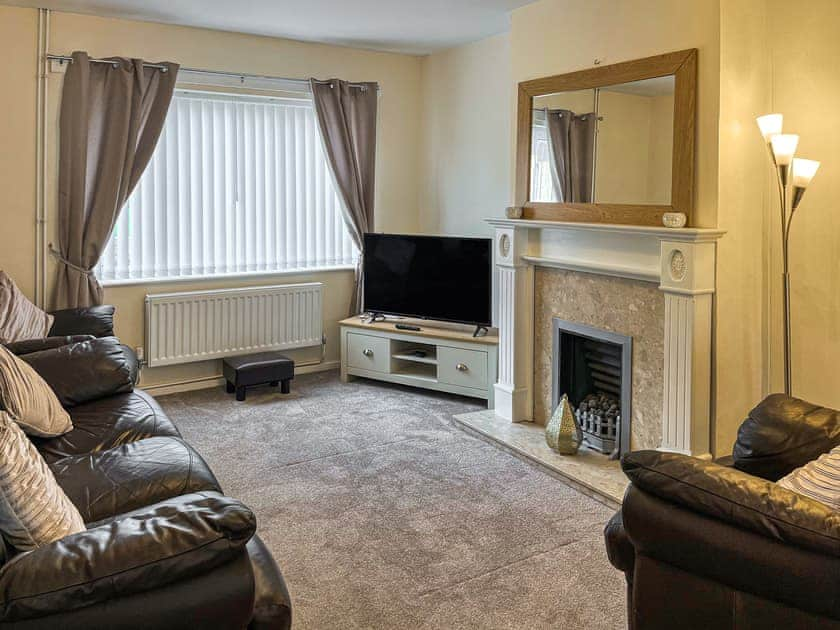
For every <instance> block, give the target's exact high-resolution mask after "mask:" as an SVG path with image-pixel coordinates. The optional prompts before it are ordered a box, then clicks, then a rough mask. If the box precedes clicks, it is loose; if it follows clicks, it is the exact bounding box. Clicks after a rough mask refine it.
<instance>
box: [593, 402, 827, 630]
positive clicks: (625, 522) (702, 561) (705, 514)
mask: <svg viewBox="0 0 840 630" xmlns="http://www.w3.org/2000/svg"><path fill="white" fill-rule="evenodd" d="M837 444H840V416H839V415H838V413H837V412H836V411H833V410H831V409H826V408H821V407H817V406H815V405H810V404H809V403H806V402H805V401H802V400H797V399H793V398H788V397H786V396H781V395H773V396H770V397H768V398H767V399H765V400H764V401H763V402H762V403H761V404H760V405H758V406H757V407H756V408H755V409H753V411H752V412H751V413H750V416H749V418H747V420H746V421H745V422H744V423H743V424H742V426H741V428H740V430H739V434H738V441H737V442H736V445H735V448H734V450H733V455H732V457H731V458H728V459H727V460H723V461H719V462H710V461H705V460H701V459H697V458H692V457H687V456H683V455H676V454H672V453H662V452H658V451H638V452H635V453H629V454H627V455H626V456H625V457H624V458H623V460H622V467H623V469H624V471H625V473H626V474H627V476H628V477H629V478H630V481H631V486H630V488H628V491H627V494H626V495H625V497H624V502H623V504H622V508H621V511H620V512H618V513H617V514H616V515H615V516H614V517H613V519H612V520H611V521H610V522H609V523H608V524H607V527H606V529H605V532H604V534H605V539H606V544H607V552H608V555H609V558H610V561H611V562H612V564H613V565H614V566H615V567H616V568H618V569H620V570H621V571H623V572H624V574H625V576H626V578H627V585H628V589H627V592H628V622H629V626H630V628H633V629H635V630H647V629H651V628H654V629H658V628H663V629H664V628H677V627H678V628H687V629H693V628H697V629H700V628H702V629H704V630H706V629H718V628H720V629H725V630H728V629H731V630H735V629H736V628H737V629H738V630H743V629H745V628H746V629H752V628H755V629H758V628H762V629H763V628H786V629H788V628H791V629H794V628H802V629H805V628H840V513H838V512H834V511H832V510H831V509H829V508H828V507H827V506H825V505H823V504H822V503H819V502H817V501H812V500H810V499H808V498H805V497H802V496H800V495H797V494H795V493H792V492H789V491H787V490H785V489H784V488H781V487H779V486H777V485H776V484H775V483H774V481H775V480H777V479H779V478H780V477H782V476H784V475H786V474H787V473H788V472H790V471H791V470H793V469H794V468H797V467H798V466H801V465H803V464H805V463H807V462H808V461H810V460H811V459H813V458H815V457H817V456H818V455H819V454H821V453H823V452H827V451H828V450H830V449H831V448H833V447H834V446H836V445H837Z"/></svg>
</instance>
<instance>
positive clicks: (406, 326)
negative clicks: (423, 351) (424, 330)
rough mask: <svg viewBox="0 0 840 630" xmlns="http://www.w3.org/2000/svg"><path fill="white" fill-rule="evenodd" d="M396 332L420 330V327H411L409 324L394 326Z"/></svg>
mask: <svg viewBox="0 0 840 630" xmlns="http://www.w3.org/2000/svg"><path fill="white" fill-rule="evenodd" d="M394 328H396V329H397V330H420V326H412V325H411V324H394Z"/></svg>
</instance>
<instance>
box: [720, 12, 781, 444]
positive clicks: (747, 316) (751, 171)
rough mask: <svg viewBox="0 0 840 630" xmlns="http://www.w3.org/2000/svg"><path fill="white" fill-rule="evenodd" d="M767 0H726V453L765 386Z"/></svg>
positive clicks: (723, 45) (722, 317)
mask: <svg viewBox="0 0 840 630" xmlns="http://www.w3.org/2000/svg"><path fill="white" fill-rule="evenodd" d="M764 4H765V2H764V0H724V1H723V2H722V3H721V69H720V74H721V78H720V80H721V90H720V154H719V160H720V176H719V189H718V196H719V201H720V211H719V212H718V225H719V227H721V228H722V229H724V230H726V235H725V236H724V237H723V238H722V239H721V240H720V241H719V242H718V267H717V294H716V295H715V304H716V331H715V335H716V339H715V341H716V343H715V352H716V357H715V363H716V365H717V374H716V380H715V386H714V391H715V411H716V413H715V423H716V425H715V427H716V430H715V438H716V439H715V445H716V449H717V450H716V452H717V453H718V454H720V455H723V454H726V453H727V452H729V451H730V450H731V448H732V444H733V442H734V440H735V434H736V431H737V428H738V425H739V424H740V423H741V422H742V421H743V419H744V418H745V417H746V415H747V412H748V411H749V410H750V409H751V408H752V407H753V406H754V405H755V404H756V403H757V401H759V400H760V399H761V398H762V396H763V395H764V393H765V392H766V389H767V383H766V374H767V372H766V358H765V345H766V344H765V340H766V325H765V321H766V313H767V304H766V295H765V291H764V286H765V282H766V246H765V243H766V237H767V234H766V231H767V217H768V216H769V217H772V218H775V217H776V214H775V213H774V214H770V215H768V192H769V175H770V170H769V165H768V162H767V156H766V152H765V149H764V143H763V142H762V140H761V136H760V135H759V134H758V129H757V127H756V124H755V118H756V116H758V115H761V114H762V113H765V112H768V111H769V107H770V93H769V80H770V65H769V57H768V55H767V46H768V41H767V33H766V23H765V7H764Z"/></svg>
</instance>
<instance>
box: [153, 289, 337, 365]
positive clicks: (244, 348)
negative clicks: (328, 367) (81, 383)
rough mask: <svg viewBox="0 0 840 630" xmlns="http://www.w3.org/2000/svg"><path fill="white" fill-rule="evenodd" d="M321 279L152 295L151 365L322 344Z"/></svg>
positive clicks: (172, 363) (173, 363)
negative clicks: (275, 284)
mask: <svg viewBox="0 0 840 630" xmlns="http://www.w3.org/2000/svg"><path fill="white" fill-rule="evenodd" d="M322 286H323V285H322V284H321V283H320V282H307V283H304V284H287V285H278V286H270V287H249V288H246V289H221V290H217V291H190V292H185V293H162V294H157V295H147V296H146V348H145V350H146V361H147V362H148V363H147V364H148V366H149V367H158V366H161V365H176V364H178V363H191V362H193V361H206V360H208V359H218V358H220V357H228V356H233V355H237V354H247V353H249V352H260V351H263V350H281V349H289V348H304V347H308V346H318V345H321V338H322V334H323V331H322V328H323V318H322V315H321V305H322V299H321V290H322Z"/></svg>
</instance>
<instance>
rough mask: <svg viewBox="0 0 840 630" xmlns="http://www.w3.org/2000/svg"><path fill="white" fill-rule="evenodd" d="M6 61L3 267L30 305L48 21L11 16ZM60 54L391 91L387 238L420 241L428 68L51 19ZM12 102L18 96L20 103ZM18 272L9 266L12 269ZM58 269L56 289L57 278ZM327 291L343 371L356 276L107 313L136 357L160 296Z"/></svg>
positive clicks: (382, 147) (123, 23) (384, 182)
mask: <svg viewBox="0 0 840 630" xmlns="http://www.w3.org/2000/svg"><path fill="white" fill-rule="evenodd" d="M0 11H2V13H0V16H2V19H0V35H2V37H0V50H2V51H3V52H4V53H5V56H6V57H7V58H14V59H15V63H8V64H4V66H3V69H2V70H0V72H3V73H4V77H3V78H4V79H6V81H7V82H6V83H4V84H5V85H12V84H14V85H16V89H15V90H4V91H3V93H2V95H1V96H0V103H2V105H3V108H4V111H10V112H12V113H13V114H14V116H15V119H12V118H11V117H9V118H4V120H3V121H2V122H0V129H2V132H3V134H4V137H3V140H4V146H13V147H15V151H14V152H7V151H4V152H3V158H2V159H3V160H4V161H8V162H9V164H8V165H7V166H8V167H7V168H3V169H0V187H2V189H3V190H4V191H12V193H11V195H10V196H9V197H7V202H6V207H4V208H3V215H4V217H3V218H4V230H3V235H2V236H0V239H4V240H3V241H0V245H3V248H2V254H0V265H4V266H6V267H7V268H8V269H9V271H10V272H12V273H13V275H14V276H15V277H16V278H20V279H21V285H22V287H23V288H24V290H25V291H27V293H28V294H29V295H30V296H31V295H32V287H33V286H34V260H35V248H34V234H35V214H34V213H35V204H34V197H35V192H34V191H35V185H34V173H35V170H34V169H35V157H34V146H35V141H34V137H35V114H34V112H35V105H34V99H35V92H36V82H35V81H36V70H35V59H36V55H37V48H36V36H37V11H35V10H32V9H7V8H3V7H0ZM50 36H51V42H50V51H51V52H56V53H69V52H71V51H73V50H86V51H87V52H88V53H90V54H91V55H92V56H97V57H98V56H110V55H120V56H126V57H141V58H144V59H147V60H173V61H177V62H178V63H180V64H181V65H183V66H187V67H194V68H206V69H213V70H226V71H233V72H246V73H254V74H266V75H276V76H288V77H308V76H313V75H314V76H318V77H333V76H339V77H342V78H346V79H350V80H355V81H363V80H373V81H379V83H380V85H381V87H382V96H381V98H380V113H379V147H378V160H377V190H376V229H377V230H382V231H393V232H413V231H416V230H417V229H418V220H417V216H418V213H417V202H418V185H419V184H418V183H419V179H418V177H417V172H418V170H419V156H418V152H417V151H416V149H415V147H416V146H417V145H418V143H419V142H420V127H419V125H418V120H419V119H420V104H421V99H420V67H421V60H420V59H419V58H417V57H411V56H407V55H397V54H389V53H378V52H370V51H363V50H354V49H349V48H342V47H336V46H326V45H318V44H309V43H301V42H294V41H289V40H281V39H274V38H266V37H256V36H251V35H243V34H237V33H225V32H219V31H211V30H205V29H195V28H186V27H179V26H171V25H164V24H156V23H149V22H135V21H128V20H115V19H106V18H98V17H92V16H82V15H75V14H70V13H52V25H51V33H50ZM62 78H63V75H61V74H58V73H54V74H52V73H51V74H50V75H49V81H48V86H49V93H50V113H49V120H48V131H49V134H50V152H51V162H50V170H49V172H50V173H51V177H50V181H49V186H50V194H49V199H50V200H52V201H53V203H52V204H51V205H52V207H51V208H50V215H49V216H50V218H51V221H50V225H49V233H50V239H51V240H52V239H53V235H54V234H55V221H54V217H55V207H54V205H55V204H54V199H55V190H56V182H55V172H56V169H55V151H56V129H57V117H58V102H59V95H60V91H61V83H62ZM12 94H14V96H13V97H12ZM7 260H8V262H7ZM53 272H54V270H53V267H52V265H51V264H50V266H49V275H48V280H49V282H50V284H51V283H52V278H53ZM310 280H318V281H321V282H324V284H325V287H324V303H325V308H324V324H325V332H326V334H327V360H333V361H335V360H337V359H338V354H339V350H338V329H337V325H336V322H337V321H338V320H339V319H340V318H341V317H343V316H344V315H345V314H346V309H347V306H348V305H349V299H350V288H351V284H352V272H346V271H345V272H329V273H318V274H308V275H298V276H265V277H261V278H256V279H255V278H249V279H248V280H247V281H224V282H186V283H177V284H176V283H169V284H153V285H148V286H126V287H109V288H107V289H106V292H105V299H106V301H107V302H110V303H113V304H115V305H116V306H117V309H118V315H117V333H118V334H119V335H120V337H121V338H122V339H123V341H124V342H125V343H127V344H129V345H132V346H139V345H142V343H143V299H144V296H145V295H146V293H149V292H167V291H175V290H194V289H201V288H221V287H229V286H252V285H260V284H277V283H286V282H302V281H310ZM293 354H294V355H295V356H296V358H297V359H298V360H300V361H307V360H309V359H311V358H317V357H318V355H319V351H318V350H317V349H314V350H312V351H309V350H306V351H299V352H296V353H293ZM218 372H219V365H218V362H208V363H198V364H192V365H186V366H176V367H171V368H159V369H155V370H152V369H149V370H145V371H144V374H143V383H144V384H147V385H148V384H159V383H170V382H176V381H180V380H184V379H189V378H195V377H203V376H212V375H214V374H218Z"/></svg>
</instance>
